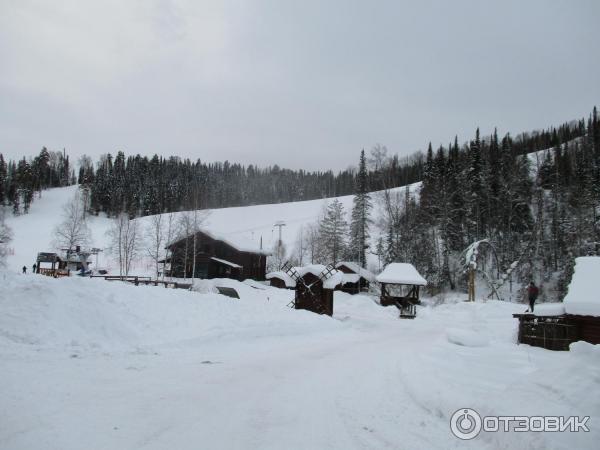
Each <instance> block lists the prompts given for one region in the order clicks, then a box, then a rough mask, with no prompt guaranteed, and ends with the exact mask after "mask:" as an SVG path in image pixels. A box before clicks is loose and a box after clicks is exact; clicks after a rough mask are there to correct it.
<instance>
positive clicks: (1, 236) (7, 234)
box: [0, 206, 13, 267]
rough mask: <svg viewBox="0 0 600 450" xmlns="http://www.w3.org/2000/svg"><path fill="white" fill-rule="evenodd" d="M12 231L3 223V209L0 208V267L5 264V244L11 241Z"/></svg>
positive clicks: (6, 251) (6, 250)
mask: <svg viewBox="0 0 600 450" xmlns="http://www.w3.org/2000/svg"><path fill="white" fill-rule="evenodd" d="M12 236H13V235H12V230H11V229H10V227H9V226H8V225H6V222H5V221H4V208H3V207H2V206H0V267H4V266H5V264H6V255H7V253H8V249H7V244H8V243H9V242H10V241H11V240H12Z"/></svg>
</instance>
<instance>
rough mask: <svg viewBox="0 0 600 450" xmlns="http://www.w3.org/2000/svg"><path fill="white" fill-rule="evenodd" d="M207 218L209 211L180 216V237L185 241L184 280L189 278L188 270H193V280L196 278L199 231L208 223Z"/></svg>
mask: <svg viewBox="0 0 600 450" xmlns="http://www.w3.org/2000/svg"><path fill="white" fill-rule="evenodd" d="M207 217H208V211H205V210H194V211H185V212H183V213H181V214H180V216H179V223H178V225H179V236H180V238H181V239H185V247H184V254H183V261H182V262H183V267H184V271H183V276H184V278H187V272H188V268H191V273H192V278H195V277H196V257H195V255H196V254H197V246H198V231H200V228H201V227H202V224H203V223H204V222H205V221H206V218H207ZM190 257H191V258H190ZM190 259H191V261H190ZM190 266H191V267H190Z"/></svg>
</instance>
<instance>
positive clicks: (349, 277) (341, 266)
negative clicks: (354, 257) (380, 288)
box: [335, 261, 375, 294]
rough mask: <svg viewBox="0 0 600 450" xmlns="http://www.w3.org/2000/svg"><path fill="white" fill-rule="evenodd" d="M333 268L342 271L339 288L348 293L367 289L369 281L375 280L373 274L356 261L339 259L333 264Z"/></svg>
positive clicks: (356, 292)
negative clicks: (339, 260)
mask: <svg viewBox="0 0 600 450" xmlns="http://www.w3.org/2000/svg"><path fill="white" fill-rule="evenodd" d="M335 268H336V269H337V270H339V271H340V272H342V273H343V279H342V285H341V287H340V290H341V291H344V292H347V293H348V294H358V293H360V292H364V291H368V290H369V286H370V285H371V283H372V282H374V281H375V274H373V272H370V271H368V270H367V269H364V268H362V267H361V266H360V264H358V263H356V262H351V261H341V262H339V263H337V264H336V265H335Z"/></svg>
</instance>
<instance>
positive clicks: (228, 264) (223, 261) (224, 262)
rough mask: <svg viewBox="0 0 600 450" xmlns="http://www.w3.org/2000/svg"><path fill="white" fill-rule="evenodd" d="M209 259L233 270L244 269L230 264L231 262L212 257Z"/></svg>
mask: <svg viewBox="0 0 600 450" xmlns="http://www.w3.org/2000/svg"><path fill="white" fill-rule="evenodd" d="M210 259H212V260H213V261H216V262H218V263H221V264H225V265H226V266H229V267H233V268H234V269H243V268H244V266H240V265H239V264H236V263H232V262H231V261H227V260H226V259H220V258H215V257H214V256H213V257H212V258H210Z"/></svg>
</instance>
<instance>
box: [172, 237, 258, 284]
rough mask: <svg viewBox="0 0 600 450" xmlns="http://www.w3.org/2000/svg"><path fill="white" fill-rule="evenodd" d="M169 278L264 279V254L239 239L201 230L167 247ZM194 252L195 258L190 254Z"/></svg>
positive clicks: (249, 243)
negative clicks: (168, 253)
mask: <svg viewBox="0 0 600 450" xmlns="http://www.w3.org/2000/svg"><path fill="white" fill-rule="evenodd" d="M167 249H168V250H169V252H170V256H169V258H168V261H169V262H170V271H169V273H168V274H169V275H170V276H172V277H176V278H233V279H236V280H245V279H247V278H251V279H254V280H259V281H262V280H264V279H265V272H266V266H267V255H269V254H270V253H269V252H268V251H265V250H262V249H261V248H260V247H258V246H254V245H253V244H252V243H251V242H247V241H245V240H243V239H241V238H239V237H236V238H230V237H224V236H218V235H216V234H214V233H213V232H210V231H208V230H201V231H198V232H197V233H195V235H194V234H192V235H190V236H186V237H184V238H181V239H179V240H177V241H175V242H172V243H171V244H169V245H168V246H167ZM194 250H195V254H194Z"/></svg>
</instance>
